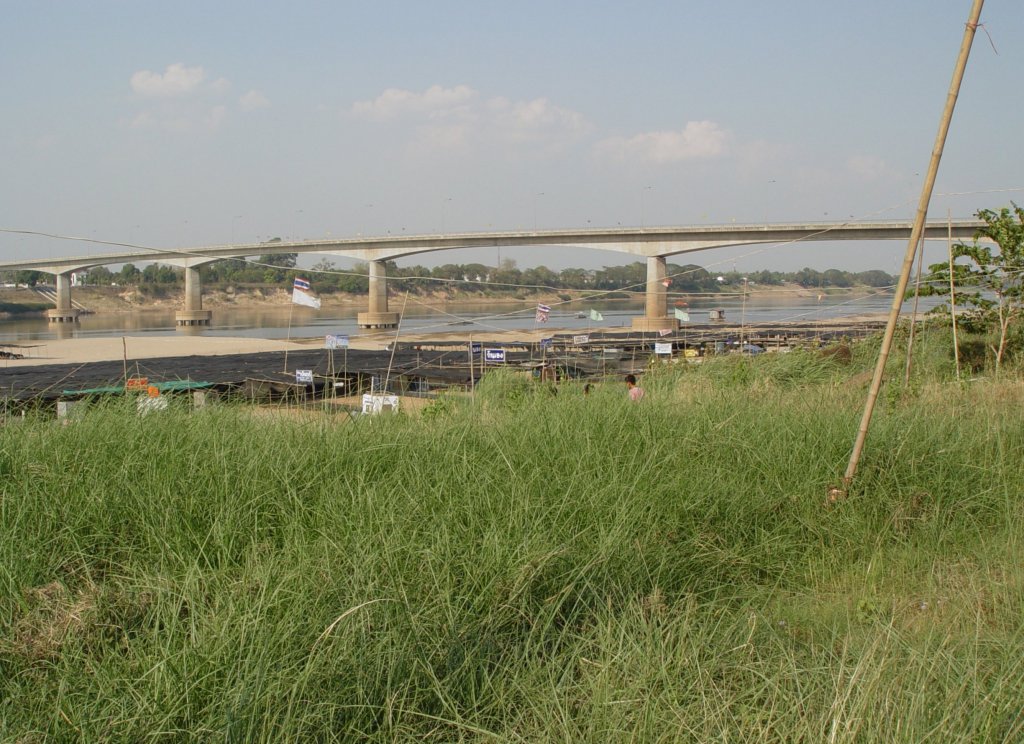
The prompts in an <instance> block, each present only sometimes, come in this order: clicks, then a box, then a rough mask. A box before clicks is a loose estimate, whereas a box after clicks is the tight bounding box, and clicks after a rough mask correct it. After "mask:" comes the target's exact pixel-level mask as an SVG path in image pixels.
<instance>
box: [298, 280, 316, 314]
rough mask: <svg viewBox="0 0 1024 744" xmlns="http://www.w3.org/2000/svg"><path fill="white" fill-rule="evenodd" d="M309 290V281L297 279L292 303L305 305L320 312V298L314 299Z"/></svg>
mask: <svg viewBox="0 0 1024 744" xmlns="http://www.w3.org/2000/svg"><path fill="white" fill-rule="evenodd" d="M309 290H310V285H309V280H308V279H302V278H300V277H295V281H294V282H293V283H292V302H294V303H295V304H296V305H304V306H306V307H311V308H313V309H315V310H319V309H320V298H319V297H314V296H313V294H312V293H311V292H310V291H309Z"/></svg>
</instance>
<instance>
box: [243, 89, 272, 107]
mask: <svg viewBox="0 0 1024 744" xmlns="http://www.w3.org/2000/svg"><path fill="white" fill-rule="evenodd" d="M238 105H239V106H240V107H241V109H242V110H243V111H255V110H256V109H261V108H266V107H267V106H269V105H270V100H269V99H268V98H267V97H266V96H265V95H263V94H262V93H261V92H260V91H258V90H250V91H249V92H248V93H246V94H245V95H243V96H242V97H240V98H239V99H238Z"/></svg>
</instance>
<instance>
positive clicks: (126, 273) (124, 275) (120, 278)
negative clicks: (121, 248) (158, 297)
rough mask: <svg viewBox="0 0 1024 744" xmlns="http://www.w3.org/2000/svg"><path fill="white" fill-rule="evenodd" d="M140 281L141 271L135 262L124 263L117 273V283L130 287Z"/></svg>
mask: <svg viewBox="0 0 1024 744" xmlns="http://www.w3.org/2000/svg"><path fill="white" fill-rule="evenodd" d="M141 281H142V272H141V271H139V269H138V267H137V266H136V265H135V264H130V263H126V264H125V265H124V266H122V267H121V271H119V272H118V274H117V283H118V284H122V285H124V286H127V287H130V286H133V285H136V284H138V283H139V282H141Z"/></svg>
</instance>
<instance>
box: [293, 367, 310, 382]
mask: <svg viewBox="0 0 1024 744" xmlns="http://www.w3.org/2000/svg"><path fill="white" fill-rule="evenodd" d="M295 382H313V370H311V369H297V370H295Z"/></svg>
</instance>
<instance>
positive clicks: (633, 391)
mask: <svg viewBox="0 0 1024 744" xmlns="http://www.w3.org/2000/svg"><path fill="white" fill-rule="evenodd" d="M626 387H627V388H629V399H630V400H631V401H634V402H636V401H638V400H640V399H641V398H643V397H644V389H643V388H642V387H637V384H636V375H626Z"/></svg>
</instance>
